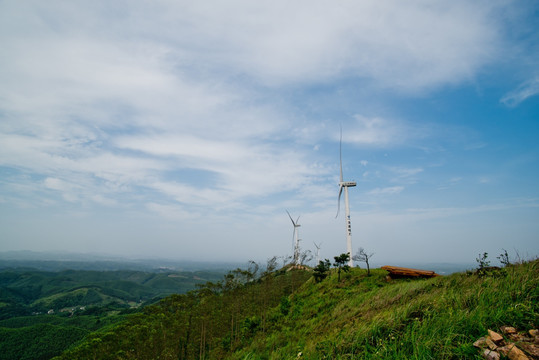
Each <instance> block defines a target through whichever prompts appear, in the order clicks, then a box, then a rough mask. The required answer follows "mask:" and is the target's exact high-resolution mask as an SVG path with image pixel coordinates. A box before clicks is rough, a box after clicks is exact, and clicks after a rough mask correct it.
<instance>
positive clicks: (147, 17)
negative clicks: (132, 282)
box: [0, 0, 539, 265]
mask: <svg viewBox="0 0 539 360" xmlns="http://www.w3.org/2000/svg"><path fill="white" fill-rule="evenodd" d="M0 49H1V50H0V251H12V250H33V251H66V252H77V253H99V254H111V255H120V256H126V257H135V258H136V257H163V258H174V259H191V260H193V259H195V260H209V261H248V260H255V261H265V260H266V259H268V258H270V257H272V256H287V255H291V254H292V247H293V244H292V236H293V225H292V223H291V222H290V219H289V218H288V215H287V213H286V211H287V210H288V211H289V212H290V213H291V214H292V216H293V217H294V219H296V218H297V217H298V216H299V224H300V225H301V227H300V228H299V237H300V239H301V242H300V246H301V249H302V250H303V251H307V250H310V251H312V252H314V251H315V245H314V244H315V243H316V244H319V245H320V257H321V258H329V259H333V256H336V255H339V254H341V253H344V252H346V231H345V230H346V229H345V218H344V211H343V209H342V208H341V212H340V214H339V216H338V217H337V218H336V215H337V196H338V191H339V185H338V183H339V168H340V165H339V146H340V129H341V128H342V168H343V175H344V180H346V181H355V182H357V186H356V187H353V188H350V189H349V197H350V212H351V224H352V242H353V249H354V252H356V251H357V250H358V249H359V248H360V247H363V248H365V249H366V250H367V252H369V253H374V256H373V258H372V260H371V261H373V262H374V261H376V262H386V263H387V264H391V265H399V263H402V262H473V261H474V260H475V258H476V257H477V256H478V254H480V253H483V252H488V253H489V254H490V257H491V259H492V260H495V256H496V255H498V254H500V253H501V252H502V249H506V250H507V251H508V253H509V255H510V256H511V257H516V256H520V257H522V258H526V257H528V258H533V257H536V256H538V255H539V186H538V184H539V4H538V3H537V2H535V1H531V0H530V1H526V0H523V1H498V0H495V1H492V0H484V1H474V2H470V1H464V0H462V1H461V0H455V1H424V0H422V1H419V0H418V1H415V0H412V1H406V2H402V1H374V0H373V1H367V0H365V1H351V0H350V1H348V0H343V1H325V0H314V1H312V0H309V1H303V0H298V1H293V2H291V1H281V0H272V1H265V0H261V1H255V2H253V1H248V0H228V1H216V0H210V1H205V2H204V1H182V0H177V1H172V0H155V1H142V0H129V1H127V0H126V1H121V0H120V1H102V0H96V1H77V0H75V1H57V0H51V1H46V2H43V1H39V0H35V1H32V0H28V1H9V0H7V1H6V0H2V1H0ZM342 205H343V202H342V201H341V206H342Z"/></svg>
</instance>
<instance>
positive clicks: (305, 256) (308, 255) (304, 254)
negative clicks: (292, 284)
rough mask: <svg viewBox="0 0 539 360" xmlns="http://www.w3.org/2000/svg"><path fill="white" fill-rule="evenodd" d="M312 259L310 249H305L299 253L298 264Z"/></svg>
mask: <svg viewBox="0 0 539 360" xmlns="http://www.w3.org/2000/svg"><path fill="white" fill-rule="evenodd" d="M312 259H313V255H312V253H311V250H305V251H303V252H301V253H300V254H299V264H300V265H301V266H303V265H305V263H307V262H309V261H311V260H312Z"/></svg>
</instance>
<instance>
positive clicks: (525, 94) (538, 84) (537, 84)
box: [500, 77, 539, 107]
mask: <svg viewBox="0 0 539 360" xmlns="http://www.w3.org/2000/svg"><path fill="white" fill-rule="evenodd" d="M538 94H539V77H535V78H533V79H530V80H528V81H526V82H524V83H522V84H521V85H520V86H519V87H517V88H516V89H515V90H513V91H511V92H509V93H507V94H505V95H504V96H503V97H502V98H501V99H500V102H502V103H504V104H505V105H507V106H509V107H515V106H518V105H519V104H520V103H522V102H523V101H525V100H526V99H528V98H530V97H532V96H536V95H538Z"/></svg>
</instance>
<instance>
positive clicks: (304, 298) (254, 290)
mask: <svg viewBox="0 0 539 360" xmlns="http://www.w3.org/2000/svg"><path fill="white" fill-rule="evenodd" d="M371 273H372V275H371V276H367V272H366V270H362V269H358V268H354V269H351V271H350V272H348V273H344V274H341V280H340V281H338V275H337V274H336V272H335V271H333V272H332V273H331V274H330V275H329V276H328V277H327V278H326V279H324V280H323V281H321V282H318V283H317V282H315V281H314V278H313V277H312V272H311V271H308V270H300V269H291V268H284V269H281V270H279V271H271V272H270V271H266V272H265V273H263V274H261V275H259V276H255V274H254V273H253V272H251V271H248V270H240V269H238V270H236V271H233V272H230V273H229V274H227V275H226V276H225V278H224V280H222V281H220V282H217V283H206V284H205V285H204V286H201V287H199V289H198V290H197V291H194V292H190V293H188V294H185V295H172V296H169V297H167V298H165V299H163V300H161V302H160V303H158V304H155V305H152V306H149V307H146V308H145V309H144V311H143V312H142V313H141V314H135V315H131V316H130V317H128V319H127V320H126V321H125V322H123V323H122V324H119V325H114V326H111V327H108V328H106V329H104V330H102V331H99V332H96V333H94V334H92V335H90V336H89V337H87V338H86V340H85V341H84V342H82V343H80V344H79V345H78V346H76V347H74V348H72V349H71V350H69V351H67V352H65V353H64V354H63V355H62V356H60V357H58V358H57V359H88V358H96V359H157V358H160V359H200V358H204V359H292V358H303V359H352V358H353V359H389V358H390V359H411V358H416V359H476V358H478V355H479V352H478V349H476V348H474V347H473V345H472V344H473V342H474V341H475V340H476V339H477V338H478V337H480V336H482V335H484V334H485V333H486V332H487V330H488V329H494V330H497V329H499V328H500V327H501V326H503V325H511V326H513V327H515V328H517V329H520V330H528V329H532V328H537V325H538V323H539V317H538V313H539V311H538V310H539V305H538V303H539V301H538V300H539V293H538V286H537V285H538V280H539V262H538V261H537V260H535V261H531V262H525V263H522V264H518V265H508V266H506V267H505V268H503V269H500V270H492V271H489V272H483V273H474V272H463V273H455V274H452V275H450V276H445V277H436V278H432V279H418V280H410V279H398V280H391V281H388V280H387V279H386V275H387V272H386V271H384V270H381V269H373V270H371Z"/></svg>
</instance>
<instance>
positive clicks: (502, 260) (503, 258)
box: [496, 249, 511, 267]
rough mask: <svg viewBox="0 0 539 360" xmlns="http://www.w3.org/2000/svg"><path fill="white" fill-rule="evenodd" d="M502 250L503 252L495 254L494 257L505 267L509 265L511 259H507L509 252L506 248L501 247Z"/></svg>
mask: <svg viewBox="0 0 539 360" xmlns="http://www.w3.org/2000/svg"><path fill="white" fill-rule="evenodd" d="M502 250H503V253H501V254H500V255H499V256H496V258H497V259H498V260H500V263H501V264H502V265H503V266H505V267H507V266H509V265H511V261H510V260H509V254H508V253H507V250H505V249H502Z"/></svg>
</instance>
